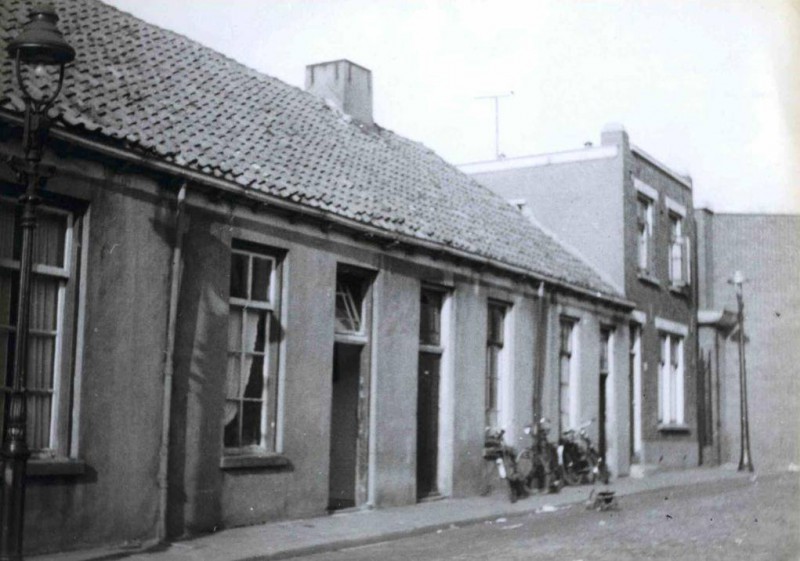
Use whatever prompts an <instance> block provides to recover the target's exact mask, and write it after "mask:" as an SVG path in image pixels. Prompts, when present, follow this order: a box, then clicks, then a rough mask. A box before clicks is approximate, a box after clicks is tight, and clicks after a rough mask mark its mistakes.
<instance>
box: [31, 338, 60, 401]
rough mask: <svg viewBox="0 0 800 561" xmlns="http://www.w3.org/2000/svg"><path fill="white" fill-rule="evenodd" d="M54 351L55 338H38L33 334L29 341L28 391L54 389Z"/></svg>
mask: <svg viewBox="0 0 800 561" xmlns="http://www.w3.org/2000/svg"><path fill="white" fill-rule="evenodd" d="M54 351H55V338H54V337H46V336H45V337H38V336H36V335H33V334H31V336H30V338H29V339H28V371H27V378H28V381H27V384H26V387H27V388H28V389H30V390H52V389H53V364H54V363H53V359H54Z"/></svg>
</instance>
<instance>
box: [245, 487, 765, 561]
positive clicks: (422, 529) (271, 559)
mask: <svg viewBox="0 0 800 561" xmlns="http://www.w3.org/2000/svg"><path fill="white" fill-rule="evenodd" d="M766 475H767V474H765V476H766ZM751 477H752V475H751V474H739V473H735V474H729V475H727V476H722V477H714V478H711V479H709V480H704V481H694V482H689V483H687V482H683V483H680V482H677V483H671V484H666V485H663V486H655V487H651V488H643V489H631V490H621V491H619V490H615V491H616V496H617V497H628V496H632V495H638V494H642V493H651V492H656V491H664V490H669V489H676V488H683V487H691V486H694V485H707V484H710V483H716V482H722V481H741V480H749V479H750V478H751ZM607 487H609V488H612V487H613V484H611V485H608V486H607ZM537 496H539V495H537ZM551 496H553V497H557V496H558V495H557V494H553V495H551ZM582 504H585V498H580V499H577V500H572V499H569V500H566V501H563V502H557V501H554V504H552V505H551V506H554V507H555V508H556V509H558V510H562V509H565V508H569V507H571V506H574V505H582ZM541 508H542V505H538V506H531V508H527V509H525V510H520V511H515V512H510V513H509V512H496V513H493V514H489V515H481V516H476V517H473V518H465V519H463V520H459V521H457V522H447V523H444V522H437V523H431V524H428V525H425V526H419V527H416V528H410V529H405V530H397V531H392V532H384V533H381V534H380V535H373V536H364V537H361V538H344V539H340V540H335V541H330V542H325V543H319V544H314V545H309V546H301V547H297V548H295V549H290V550H285V551H279V552H276V553H271V554H269V553H268V554H263V555H252V556H244V557H240V558H237V560H236V561H277V560H284V559H292V558H296V557H303V556H308V555H316V554H320V553H326V552H333V551H340V550H343V549H348V548H351V547H360V546H367V545H373V544H377V543H382V542H391V541H397V540H401V539H404V538H410V537H416V536H421V535H425V534H432V533H435V532H437V531H439V530H449V529H451V528H452V527H453V526H454V525H456V526H458V527H459V528H461V527H466V526H474V525H478V524H481V523H485V522H489V521H494V520H496V519H497V518H506V519H508V520H511V519H516V518H522V517H525V516H530V515H531V514H537V513H540V512H539V509H541Z"/></svg>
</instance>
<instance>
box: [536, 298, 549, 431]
mask: <svg viewBox="0 0 800 561" xmlns="http://www.w3.org/2000/svg"><path fill="white" fill-rule="evenodd" d="M537 296H538V300H539V305H538V306H537V307H538V310H537V311H538V313H539V318H538V319H539V325H538V326H537V329H536V342H535V349H536V362H535V364H536V366H535V368H534V372H533V376H534V378H533V414H534V417H535V418H534V419H532V421H533V422H534V423H535V422H536V419H537V418H540V417H542V414H543V413H544V411H542V403H543V402H542V391H543V390H544V378H545V370H546V368H547V356H546V355H547V328H548V324H549V319H550V318H549V315H550V313H549V306H548V305H547V298H546V293H545V290H544V282H540V283H539V290H538V294H537Z"/></svg>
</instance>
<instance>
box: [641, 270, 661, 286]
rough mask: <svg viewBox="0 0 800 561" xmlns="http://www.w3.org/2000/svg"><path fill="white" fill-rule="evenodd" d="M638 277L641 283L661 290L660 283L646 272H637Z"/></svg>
mask: <svg viewBox="0 0 800 561" xmlns="http://www.w3.org/2000/svg"><path fill="white" fill-rule="evenodd" d="M638 277H639V280H640V281H642V282H643V283H646V284H650V285H652V286H655V287H658V288H661V283H660V282H659V281H658V279H657V278H656V277H654V276H653V275H651V274H650V273H648V272H646V271H639V274H638Z"/></svg>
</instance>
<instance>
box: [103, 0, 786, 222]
mask: <svg viewBox="0 0 800 561" xmlns="http://www.w3.org/2000/svg"><path fill="white" fill-rule="evenodd" d="M106 1H107V2H108V3H110V4H112V5H114V6H117V7H119V8H121V9H123V10H125V11H127V12H130V13H132V14H134V15H136V16H138V17H140V18H142V19H144V20H146V21H149V22H151V23H155V24H157V25H160V26H162V27H166V28H168V29H172V30H174V31H177V32H179V33H182V34H184V35H186V36H188V37H190V38H192V39H194V40H197V41H199V42H200V43H203V44H204V45H207V46H209V47H211V48H213V49H216V50H218V51H221V52H223V53H225V54H226V55H228V56H230V57H232V58H234V59H236V60H238V61H240V62H242V63H244V64H246V65H247V66H250V67H252V68H255V69H257V70H259V71H262V72H264V73H266V74H269V75H271V76H275V77H277V78H280V79H281V80H283V81H285V82H287V83H289V84H292V85H296V86H298V87H302V86H303V80H304V68H305V65H306V64H310V63H315V62H322V61H328V60H335V59H339V58H348V59H350V60H352V61H353V62H356V63H358V64H360V65H362V66H365V67H367V68H369V69H371V70H372V73H373V85H374V96H375V99H374V106H375V118H376V121H377V122H378V123H379V124H380V125H382V126H384V127H386V128H389V129H392V130H394V131H396V132H398V133H400V134H402V135H404V136H407V137H409V138H411V139H414V140H417V141H420V142H422V143H424V144H425V145H427V146H429V147H431V148H433V149H434V150H436V151H437V152H438V153H439V154H440V155H442V156H443V157H444V158H446V159H447V160H449V161H450V162H452V163H465V162H471V161H478V160H488V159H492V158H494V156H495V146H494V106H493V102H492V101H490V100H478V99H475V98H476V97H478V96H482V95H490V94H491V95H493V94H503V93H507V92H510V91H513V92H514V95H513V96H512V97H507V98H503V99H502V100H501V102H500V137H501V138H500V151H501V152H503V153H504V154H505V155H506V156H508V157H514V156H524V155H528V154H536V153H541V152H552V151H558V150H569V149H572V148H578V147H581V146H582V145H583V143H584V142H586V141H592V142H595V143H598V142H599V137H600V130H601V128H602V127H603V125H604V124H606V123H609V122H618V123H622V124H623V125H624V126H625V127H626V129H627V130H628V133H629V134H630V136H631V140H632V141H633V143H634V144H636V145H638V146H639V147H641V148H643V149H644V150H645V151H647V152H649V153H650V154H652V155H653V156H655V157H657V158H658V159H660V160H661V161H663V162H664V163H666V164H667V165H669V166H670V167H672V168H674V169H676V170H677V171H680V172H683V173H687V172H688V173H690V174H691V175H692V178H693V180H694V186H695V205H696V206H708V207H710V208H711V209H712V210H715V211H717V212H725V211H727V212H793V213H800V179H798V178H800V0H614V1H612V0H608V1H600V0H597V1H589V0H541V1H537V0H520V1H512V0H491V1H483V0H226V1H221V0H106Z"/></svg>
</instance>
